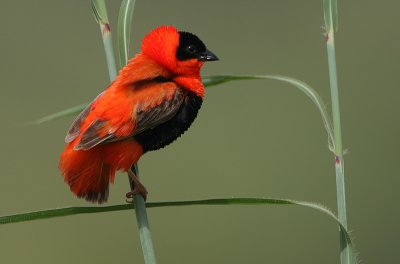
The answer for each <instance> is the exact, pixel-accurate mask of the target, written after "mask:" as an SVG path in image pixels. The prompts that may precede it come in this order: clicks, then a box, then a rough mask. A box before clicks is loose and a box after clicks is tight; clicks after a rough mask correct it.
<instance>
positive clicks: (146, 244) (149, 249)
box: [118, 0, 157, 264]
mask: <svg viewBox="0 0 400 264" xmlns="http://www.w3.org/2000/svg"><path fill="white" fill-rule="evenodd" d="M135 3H136V1H135V0H123V1H122V2H121V6H120V9H119V15H118V51H119V62H120V67H121V68H122V67H123V66H125V65H126V64H127V63H128V59H129V43H130V40H131V39H130V32H131V31H132V16H133V10H134V8H135ZM133 169H134V171H135V173H136V176H138V177H139V166H138V164H137V163H136V164H134V165H133ZM133 202H134V204H135V213H136V222H137V226H138V229H139V238H140V244H141V246H142V252H143V258H144V263H145V264H156V263H157V261H156V254H155V251H154V246H153V240H152V238H151V232H150V225H149V220H148V217H147V211H146V204H145V201H144V199H143V197H142V196H141V195H139V194H136V195H135V196H134V197H133Z"/></svg>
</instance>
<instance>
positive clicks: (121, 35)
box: [118, 0, 136, 68]
mask: <svg viewBox="0 0 400 264" xmlns="http://www.w3.org/2000/svg"><path fill="white" fill-rule="evenodd" d="M135 3H136V0H123V1H122V3H121V7H120V9H119V15H118V47H119V65H120V68H122V67H123V66H125V64H127V63H128V59H129V42H130V33H131V30H132V15H133V10H134V8H135Z"/></svg>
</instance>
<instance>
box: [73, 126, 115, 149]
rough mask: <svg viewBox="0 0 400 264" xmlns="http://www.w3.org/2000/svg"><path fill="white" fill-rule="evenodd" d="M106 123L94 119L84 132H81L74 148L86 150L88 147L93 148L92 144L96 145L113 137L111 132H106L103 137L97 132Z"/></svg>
mask: <svg viewBox="0 0 400 264" xmlns="http://www.w3.org/2000/svg"><path fill="white" fill-rule="evenodd" d="M105 124H106V121H99V120H96V121H94V122H93V123H92V124H91V125H90V126H89V127H88V129H86V131H85V133H83V135H82V138H81V140H80V141H79V144H77V145H76V146H75V147H74V149H75V150H79V149H83V150H87V149H90V148H93V147H94V146H97V145H98V144H100V143H102V142H104V141H106V140H108V139H110V138H113V137H114V136H113V134H107V135H105V136H104V137H100V136H99V134H98V131H99V130H100V129H101V128H103V126H104V125H105Z"/></svg>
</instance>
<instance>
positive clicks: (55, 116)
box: [28, 103, 88, 125]
mask: <svg viewBox="0 0 400 264" xmlns="http://www.w3.org/2000/svg"><path fill="white" fill-rule="evenodd" d="M87 105H88V104H87V103H84V104H80V105H76V106H73V107H70V108H68V109H65V110H62V111H60V112H56V113H54V114H51V115H47V116H44V117H42V118H39V119H37V120H35V121H32V122H30V123H28V124H34V125H38V124H43V123H46V122H49V121H54V120H56V119H60V118H62V117H66V116H74V115H77V114H78V113H80V112H82V110H83V109H85V107H86V106H87Z"/></svg>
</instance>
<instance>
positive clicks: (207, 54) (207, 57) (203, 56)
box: [199, 50, 219, 61]
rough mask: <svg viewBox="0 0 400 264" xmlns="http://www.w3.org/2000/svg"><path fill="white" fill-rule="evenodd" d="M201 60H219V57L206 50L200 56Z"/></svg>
mask: <svg viewBox="0 0 400 264" xmlns="http://www.w3.org/2000/svg"><path fill="white" fill-rule="evenodd" d="M199 60H200V61H217V60H219V59H218V57H217V56H216V55H215V54H214V53H212V52H211V51H209V50H206V51H204V52H203V53H201V54H200V56H199Z"/></svg>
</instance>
